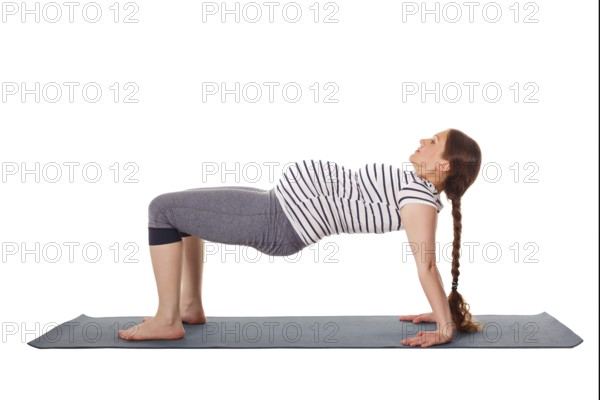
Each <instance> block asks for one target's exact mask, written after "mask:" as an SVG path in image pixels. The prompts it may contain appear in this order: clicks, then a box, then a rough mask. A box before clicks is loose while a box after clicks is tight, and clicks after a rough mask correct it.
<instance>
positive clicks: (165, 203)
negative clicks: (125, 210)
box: [148, 193, 170, 227]
mask: <svg viewBox="0 0 600 400" xmlns="http://www.w3.org/2000/svg"><path fill="white" fill-rule="evenodd" d="M169 207H170V193H163V194H160V195H158V196H156V197H154V198H153V199H152V200H151V201H150V203H149V204H148V222H149V226H157V225H161V224H163V225H164V224H168V223H169V221H168V218H167V215H166V211H167V209H168V208H169ZM157 227H158V226H157Z"/></svg>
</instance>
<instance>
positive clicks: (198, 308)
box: [142, 304, 206, 325]
mask: <svg viewBox="0 0 600 400" xmlns="http://www.w3.org/2000/svg"><path fill="white" fill-rule="evenodd" d="M180 314H181V322H183V323H184V324H191V325H202V324H205V323H206V315H205V314H204V308H203V307H202V304H193V305H189V306H181V308H180ZM152 318H154V317H144V318H143V320H142V321H143V322H146V321H149V320H151V319H152Z"/></svg>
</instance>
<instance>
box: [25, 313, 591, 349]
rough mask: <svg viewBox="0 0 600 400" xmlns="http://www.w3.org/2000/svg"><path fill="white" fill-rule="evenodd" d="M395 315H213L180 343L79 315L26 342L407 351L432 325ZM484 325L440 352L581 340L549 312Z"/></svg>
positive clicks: (123, 321)
mask: <svg viewBox="0 0 600 400" xmlns="http://www.w3.org/2000/svg"><path fill="white" fill-rule="evenodd" d="M398 317H399V316H398V315H382V316H379V315H375V316H374V315H363V316H314V317H309V316H293V317H212V316H207V321H206V323H205V324H202V325H189V324H184V329H185V337H184V338H183V339H178V340H145V341H126V340H123V339H121V338H120V337H119V336H118V332H119V330H120V329H127V328H129V327H131V326H133V325H136V324H138V323H140V322H141V321H142V317H139V316H137V317H100V318H93V317H88V316H87V315H85V314H81V315H80V316H79V317H77V318H75V319H73V320H70V321H67V322H64V323H62V324H60V325H59V326H56V327H54V328H53V329H50V330H48V331H47V332H46V333H44V334H43V335H41V336H39V337H38V338H36V339H34V340H32V341H30V342H28V343H27V344H29V345H31V346H33V347H36V348H38V349H56V348H132V349H142V348H154V349H172V348H186V349H191V348H194V349H196V348H237V349H240V348H405V349H416V348H421V347H420V346H415V347H411V346H405V345H403V344H401V343H400V342H401V341H402V339H404V338H407V337H412V336H415V335H416V334H417V333H418V332H419V331H420V330H434V329H435V324H434V323H420V324H413V323H412V322H407V321H399V320H398ZM474 317H475V319H477V320H478V321H480V322H481V323H483V324H484V327H483V330H482V331H480V332H477V333H459V332H457V333H455V334H454V337H453V339H452V341H451V342H449V343H444V344H441V345H435V346H431V347H429V348H431V349H435V348H438V349H441V348H559V347H575V346H577V345H578V344H580V343H581V342H583V340H582V339H581V338H580V337H579V336H578V335H577V334H575V333H574V332H573V331H572V330H570V329H569V328H568V327H566V326H565V325H563V324H562V323H561V322H560V321H558V320H557V319H556V318H554V317H553V316H551V315H550V314H548V313H546V312H543V313H541V314H536V315H474Z"/></svg>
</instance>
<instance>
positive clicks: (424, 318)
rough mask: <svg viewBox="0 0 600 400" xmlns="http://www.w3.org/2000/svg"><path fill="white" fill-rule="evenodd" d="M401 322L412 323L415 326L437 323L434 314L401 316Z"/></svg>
mask: <svg viewBox="0 0 600 400" xmlns="http://www.w3.org/2000/svg"><path fill="white" fill-rule="evenodd" d="M400 321H412V322H413V323H414V324H418V323H419V322H435V319H434V318H433V313H432V312H430V313H424V314H414V315H401V316H400Z"/></svg>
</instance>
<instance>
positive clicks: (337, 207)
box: [275, 160, 444, 245]
mask: <svg viewBox="0 0 600 400" xmlns="http://www.w3.org/2000/svg"><path fill="white" fill-rule="evenodd" d="M275 194H276V196H277V198H278V200H279V202H280V203H281V205H282V208H283V210H284V212H285V214H286V216H287V217H288V219H289V220H290V222H291V224H292V226H293V228H294V229H295V231H296V233H298V236H300V238H301V239H302V240H303V241H304V243H305V244H306V245H311V244H314V243H316V242H318V241H319V240H320V239H322V238H324V237H325V236H329V235H334V234H340V233H385V232H391V231H399V230H403V229H404V226H403V224H402V222H401V220H400V209H401V208H402V206H404V205H405V204H408V203H421V204H429V205H431V206H432V207H435V208H436V209H437V212H438V213H439V212H440V211H441V210H442V208H443V207H444V205H443V204H442V202H441V201H440V198H439V195H438V192H437V190H436V188H435V186H434V185H433V184H432V183H431V182H429V181H427V180H425V179H423V178H421V177H419V176H418V175H417V174H416V172H413V171H403V170H401V169H399V168H394V167H393V166H391V165H386V164H381V163H379V164H378V163H373V164H366V165H365V166H364V167H361V168H359V169H358V170H357V171H356V172H353V171H352V170H351V169H349V168H348V169H347V168H344V167H343V166H340V165H338V164H336V163H335V162H331V161H321V160H318V161H314V160H304V161H301V162H296V163H294V164H292V165H290V167H289V168H288V169H287V170H286V171H284V173H283V175H282V177H281V178H280V179H279V181H278V182H277V184H276V185H275Z"/></svg>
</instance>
